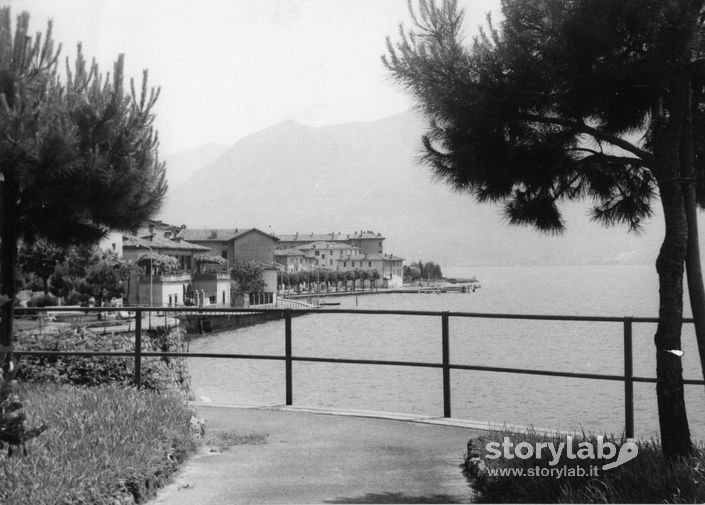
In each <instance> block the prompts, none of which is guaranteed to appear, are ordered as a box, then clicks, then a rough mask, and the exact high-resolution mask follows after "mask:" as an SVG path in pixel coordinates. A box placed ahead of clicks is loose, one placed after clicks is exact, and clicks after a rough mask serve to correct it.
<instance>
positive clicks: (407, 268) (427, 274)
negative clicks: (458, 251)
mask: <svg viewBox="0 0 705 505" xmlns="http://www.w3.org/2000/svg"><path fill="white" fill-rule="evenodd" d="M403 276H404V282H415V281H418V280H430V281H433V280H439V279H442V278H443V272H442V271H441V265H438V264H437V263H434V262H433V261H429V262H427V263H424V262H423V261H418V262H416V263H411V264H410V265H404V268H403Z"/></svg>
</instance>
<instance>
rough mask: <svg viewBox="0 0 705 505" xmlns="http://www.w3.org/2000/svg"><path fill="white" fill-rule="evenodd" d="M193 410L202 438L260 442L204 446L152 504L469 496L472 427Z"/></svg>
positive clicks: (276, 411) (457, 499) (279, 411)
mask: <svg viewBox="0 0 705 505" xmlns="http://www.w3.org/2000/svg"><path fill="white" fill-rule="evenodd" d="M197 410H198V412H199V415H200V416H201V417H203V418H204V419H205V420H206V430H207V433H206V439H209V438H210V437H213V436H214V435H215V436H216V437H217V434H218V433H221V434H223V433H228V432H230V433H232V432H233V431H235V432H236V433H237V434H238V435H243V436H244V435H266V439H265V440H264V442H263V443H262V438H261V437H259V438H258V437H256V436H255V437H252V438H253V439H254V440H253V441H252V443H246V444H245V445H234V446H232V447H230V448H229V449H225V450H223V451H222V452H211V451H210V449H209V448H205V449H204V450H202V451H201V452H200V453H199V454H197V455H196V456H194V457H192V458H191V459H190V460H189V461H188V462H187V463H186V464H185V465H184V467H183V469H182V470H181V471H180V472H179V473H177V475H176V477H175V478H174V479H173V481H172V483H171V484H169V485H168V486H167V487H165V488H164V489H162V490H161V492H160V493H159V494H158V495H157V497H156V499H154V500H153V501H152V502H150V503H151V504H152V505H157V504H163V505H181V504H198V505H216V504H246V503H257V504H262V503H268V504H276V503H295V504H298V503H469V502H470V501H471V500H472V496H473V493H472V490H471V488H470V487H469V486H468V483H467V481H466V480H465V478H464V477H463V475H462V473H461V469H460V464H461V463H462V461H463V454H464V451H465V447H466V444H467V441H468V439H469V438H471V437H473V436H477V435H478V434H480V431H479V430H477V429H473V428H468V427H464V426H450V425H448V424H449V421H448V420H433V419H428V420H422V421H423V422H416V421H408V420H398V419H384V418H379V417H367V418H364V417H358V416H359V415H363V414H361V413H350V412H347V413H343V412H340V413H338V414H337V415H331V414H330V413H322V411H318V412H315V411H314V412H312V411H310V410H308V411H307V410H303V409H299V408H291V407H289V408H287V407H271V408H266V407H265V408H262V407H260V408H254V407H253V408H242V407H239V408H233V407H224V406H220V407H219V406H198V407H197ZM364 415H371V416H374V415H375V414H374V413H367V414H364ZM384 415H385V416H387V415H388V414H384ZM401 417H402V418H403V419H406V418H405V417H404V416H401ZM408 419H411V417H408ZM426 421H429V422H426ZM436 423H439V424H436Z"/></svg>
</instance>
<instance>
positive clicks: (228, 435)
mask: <svg viewBox="0 0 705 505" xmlns="http://www.w3.org/2000/svg"><path fill="white" fill-rule="evenodd" d="M267 436H268V435H267V434H263V433H246V434H241V433H238V432H236V431H216V432H213V434H212V435H210V436H209V437H208V438H207V439H206V441H205V444H206V445H207V446H208V447H210V448H211V451H218V452H223V451H227V450H228V449H230V448H231V447H233V446H236V445H262V444H265V443H267Z"/></svg>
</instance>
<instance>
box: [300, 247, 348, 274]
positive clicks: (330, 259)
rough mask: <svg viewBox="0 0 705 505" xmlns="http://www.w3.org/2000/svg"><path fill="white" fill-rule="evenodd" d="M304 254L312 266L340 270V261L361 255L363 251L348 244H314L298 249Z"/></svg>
mask: <svg viewBox="0 0 705 505" xmlns="http://www.w3.org/2000/svg"><path fill="white" fill-rule="evenodd" d="M296 249H297V250H299V251H301V252H303V253H304V255H305V258H306V259H307V260H308V263H309V264H310V266H313V267H314V268H327V269H329V270H338V260H340V259H341V258H343V257H345V256H351V255H354V254H360V252H361V249H360V248H359V247H357V246H354V245H351V244H349V243H347V242H312V243H310V244H305V245H300V246H298V247H297V248H296Z"/></svg>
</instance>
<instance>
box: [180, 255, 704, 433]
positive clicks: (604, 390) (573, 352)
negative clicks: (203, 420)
mask: <svg viewBox="0 0 705 505" xmlns="http://www.w3.org/2000/svg"><path fill="white" fill-rule="evenodd" d="M652 272H653V268H652V267H572V268H569V267H560V268H536V267H532V268H526V267H523V268H493V269H478V270H477V271H472V272H469V273H468V274H469V275H472V274H475V275H478V277H479V278H480V280H481V281H482V283H483V287H482V289H480V290H479V291H477V292H476V293H474V294H439V295H435V294H431V295H428V294H424V295H421V294H404V295H401V294H397V295H386V294H385V295H376V296H359V297H356V298H355V297H351V298H341V299H339V300H340V301H341V302H342V305H341V307H343V308H354V307H356V306H357V307H359V308H360V309H399V310H430V311H446V310H447V311H464V312H494V313H535V314H560V315H576V314H579V315H605V316H625V315H635V316H653V315H654V314H655V313H656V303H657V291H656V289H657V288H656V280H655V279H654V278H652V277H654V276H653V274H652ZM456 275H459V274H456ZM292 328H293V353H294V355H295V356H308V357H327V358H352V359H379V360H400V361H417V362H440V361H441V320H440V317H426V316H398V315H397V316H387V315H357V314H317V315H316V314H313V315H307V316H302V317H298V318H295V319H294V320H293V322H292ZM654 330H655V325H653V324H636V325H634V373H635V375H637V376H648V377H653V376H654V373H655V362H654V352H653V349H652V348H653V332H654ZM450 337H451V338H450V347H451V352H450V355H451V362H452V363H454V364H475V365H484V366H502V367H514V368H536V369H545V370H559V371H568V372H585V373H600V374H617V375H618V374H621V373H622V372H623V366H624V365H623V350H622V342H623V340H622V338H623V337H622V324H621V323H582V322H560V321H520V320H502V319H475V318H473V319H466V318H456V317H453V318H451V319H450ZM683 339H684V347H683V349H684V351H685V355H684V358H683V360H684V369H685V376H686V378H696V379H697V378H700V377H701V372H700V370H699V361H698V355H697V349H696V347H695V342H694V336H693V333H692V329H691V328H689V327H688V328H686V329H685V330H684V337H683ZM191 350H192V351H194V352H224V353H226V352H227V353H245V354H272V355H282V354H283V353H284V325H283V323H282V322H281V321H275V322H270V323H265V324H261V325H258V326H253V327H250V328H243V329H239V330H233V331H229V332H224V333H220V334H214V335H208V336H206V337H202V338H198V339H196V340H194V341H193V342H192V343H191ZM189 365H190V368H191V373H192V376H193V385H194V389H195V390H196V393H197V394H198V395H201V396H203V397H207V398H209V399H210V400H212V401H214V402H224V403H233V404H256V405H274V404H283V403H284V363H283V362H282V361H274V360H273V361H251V360H225V359H191V360H190V361H189ZM293 370H294V375H293V382H294V386H293V393H294V404H295V405H300V406H312V407H329V408H344V409H361V410H384V411H390V412H404V413H416V414H426V415H437V416H441V415H442V414H443V395H442V376H441V371H440V370H439V369H430V368H409V367H396V366H371V365H350V364H326V363H303V362H295V363H294V367H293ZM451 386H452V411H453V412H452V413H453V416H454V417H459V418H468V419H476V420H486V421H492V422H506V423H509V424H521V425H534V426H537V427H548V428H556V429H582V428H584V429H585V430H587V431H597V432H608V433H621V431H622V429H623V423H624V386H623V383H622V382H618V381H605V380H600V381H595V380H584V379H567V378H558V377H543V376H529V375H518V374H504V373H492V372H477V371H464V370H454V371H453V372H452V374H451ZM634 389H635V425H636V431H637V434H638V435H641V436H655V435H657V433H658V422H657V416H656V395H655V392H654V385H653V384H636V385H635V388H634ZM686 394H687V399H688V414H689V419H690V422H691V429H692V431H693V433H694V435H695V436H697V437H699V438H703V439H705V415H703V414H705V392H704V391H703V387H702V386H686Z"/></svg>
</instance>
